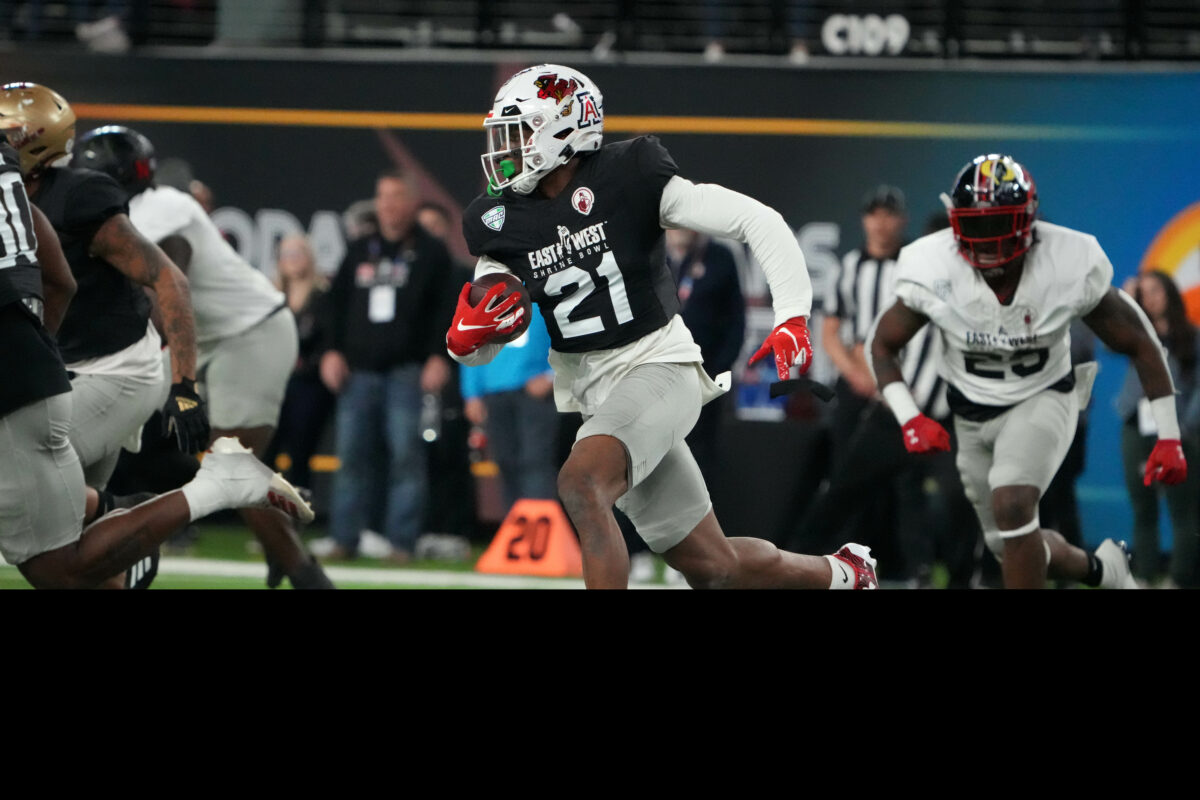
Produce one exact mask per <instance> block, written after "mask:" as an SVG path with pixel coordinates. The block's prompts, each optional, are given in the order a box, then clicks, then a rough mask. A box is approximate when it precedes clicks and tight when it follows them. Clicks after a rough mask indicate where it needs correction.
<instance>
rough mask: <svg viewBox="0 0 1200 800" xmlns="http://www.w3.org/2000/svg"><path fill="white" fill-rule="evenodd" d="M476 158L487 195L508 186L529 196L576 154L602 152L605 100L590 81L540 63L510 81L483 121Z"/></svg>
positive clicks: (567, 70) (573, 71)
mask: <svg viewBox="0 0 1200 800" xmlns="http://www.w3.org/2000/svg"><path fill="white" fill-rule="evenodd" d="M483 127H484V130H485V131H486V132H487V152H485V153H484V154H483V155H482V156H481V157H480V160H481V161H482V162H483V173H484V175H486V176H487V180H488V191H489V193H491V194H498V193H499V192H500V190H501V189H504V188H506V187H509V186H511V187H512V189H513V191H515V192H517V193H518V194H529V193H530V192H532V191H533V189H534V187H535V186H537V184H538V181H540V180H541V179H542V177H543V176H545V174H546V173H547V172H549V171H550V170H552V169H554V168H555V167H558V166H561V165H562V164H565V163H567V162H568V161H569V160H570V159H571V158H572V157H573V156H574V155H575V154H576V153H583V152H587V151H590V150H598V149H600V143H601V140H602V138H603V134H604V99H603V97H602V96H601V94H600V90H599V89H598V88H597V87H596V85H595V84H594V83H592V80H591V78H589V77H587V76H586V75H584V74H583V73H582V72H580V71H579V70H575V69H572V68H570V67H564V66H561V65H559V64H539V65H537V66H536V67H530V68H529V69H525V70H521V71H520V72H518V73H517V74H516V75H513V76H512V77H511V78H509V79H508V80H507V81H506V82H505V84H504V85H503V86H501V87H500V91H499V92H498V93H497V94H496V99H495V100H494V101H493V102H492V110H491V111H489V112H488V115H487V118H486V119H484V121H483Z"/></svg>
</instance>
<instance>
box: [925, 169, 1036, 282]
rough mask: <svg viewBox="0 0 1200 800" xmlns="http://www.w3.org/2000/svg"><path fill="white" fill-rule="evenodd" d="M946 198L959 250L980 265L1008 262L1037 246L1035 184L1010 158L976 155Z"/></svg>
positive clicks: (978, 266) (947, 209)
mask: <svg viewBox="0 0 1200 800" xmlns="http://www.w3.org/2000/svg"><path fill="white" fill-rule="evenodd" d="M942 202H943V203H945V205H946V211H947V212H948V213H949V215H950V227H951V228H953V230H954V239H955V241H957V242H958V250H959V252H960V253H961V254H962V257H963V258H965V259H966V260H967V261H968V262H969V263H970V264H971V266H973V267H976V268H977V269H992V268H993V267H999V266H1002V265H1004V264H1007V263H1008V262H1010V261H1012V260H1013V259H1015V258H1017V257H1018V256H1021V255H1023V254H1024V253H1025V252H1026V251H1028V250H1029V248H1030V247H1032V246H1033V221H1034V219H1035V218H1036V217H1037V209H1038V194H1037V184H1035V183H1034V181H1033V176H1032V175H1030V174H1029V170H1027V169H1025V167H1023V166H1021V164H1019V163H1018V162H1017V161H1016V160H1015V159H1013V157H1012V156H1005V155H996V154H991V155H986V156H978V157H977V158H975V159H974V160H972V161H971V163H970V164H967V165H966V166H965V167H963V168H962V169H961V170H960V171H959V173H958V176H957V177H956V178H955V179H954V188H953V189H952V190H951V192H950V194H949V195H946V194H943V195H942Z"/></svg>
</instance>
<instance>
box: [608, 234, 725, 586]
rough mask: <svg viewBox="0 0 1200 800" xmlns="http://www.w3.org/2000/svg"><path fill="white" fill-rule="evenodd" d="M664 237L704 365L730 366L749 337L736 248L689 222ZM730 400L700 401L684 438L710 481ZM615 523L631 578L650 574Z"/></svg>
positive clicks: (627, 526)
mask: <svg viewBox="0 0 1200 800" xmlns="http://www.w3.org/2000/svg"><path fill="white" fill-rule="evenodd" d="M663 241H664V255H665V258H666V262H667V268H668V269H670V271H671V276H672V277H673V278H674V279H675V285H676V287H677V291H678V293H679V305H680V312H679V313H680V316H682V317H683V321H684V323H685V324H686V325H687V327H688V330H690V331H691V332H692V338H693V339H695V340H696V344H698V345H700V353H701V355H702V356H703V357H704V363H703V366H704V371H705V372H707V373H708V374H709V376H710V377H715V376H717V375H719V374H721V373H722V372H727V371H729V370H730V369H731V368H732V367H733V362H734V361H736V360H737V357H738V354H739V353H740V352H741V351H742V343H743V342H744V341H745V338H746V300H745V298H744V297H743V296H742V286H741V283H740V282H739V280H738V272H737V263H736V262H735V261H734V259H733V253H732V252H730V250H729V248H727V247H725V246H723V245H720V244H718V243H716V242H714V241H712V239H710V238H709V237H707V236H705V235H703V234H701V233H698V232H696V231H693V230H688V229H686V228H670V229H668V230H667V231H666V232H665V234H664V240H663ZM732 402H733V396H732V395H731V394H723V395H721V396H720V397H717V398H716V399H714V400H712V401H711V402H709V403H707V404H705V405H704V406H701V408H700V417H699V418H698V419H697V420H696V424H695V426H694V427H693V428H692V430H691V433H689V434H688V435H687V437H686V438H685V441H686V442H687V445H688V447H689V448H691V450H692V455H693V456H694V457H695V459H696V464H697V465H699V467H700V474H701V475H703V476H704V483H705V484H706V485H708V486H712V485H713V482H714V481H716V480H719V479H720V475H719V474H718V472H719V470H718V468H719V466H720V464H721V460H720V457H719V455H718V450H717V445H718V442H719V440H720V429H721V422H722V420H723V419H724V418H725V417H726V416H727V415H728V414H729V407H730V405H731V404H732ZM617 524H618V526H620V527H621V532H622V534H623V535H624V536H625V542H626V544H627V545H628V546H629V549H630V553H631V554H632V555H633V558H632V560H631V562H630V580H631V581H634V582H644V581H646V580H649V579H650V578H651V577H652V574H653V569H654V564H653V558H654V557H653V556H652V555H651V553H650V551H649V549H648V548H647V547H646V544H645V542H643V541H642V539H641V537H639V536H638V535H637V533H636V531H635V530H634V529H633V526H632V523H630V522H629V521H628V518H627V517H625V516H624V515H621V516H619V517H618V518H617ZM665 574H666V575H667V580H668V581H669V582H681V581H682V576H680V575H679V573H678V572H677V571H675V570H673V569H671V568H670V567H667V568H666V572H665Z"/></svg>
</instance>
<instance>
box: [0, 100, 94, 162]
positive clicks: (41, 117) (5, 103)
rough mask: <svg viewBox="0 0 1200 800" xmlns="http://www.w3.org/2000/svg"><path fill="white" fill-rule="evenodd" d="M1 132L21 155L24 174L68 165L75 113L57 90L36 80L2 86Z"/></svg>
mask: <svg viewBox="0 0 1200 800" xmlns="http://www.w3.org/2000/svg"><path fill="white" fill-rule="evenodd" d="M0 134H3V135H4V136H6V137H7V138H8V143H9V144H11V145H12V146H13V147H14V148H15V149H16V151H17V152H18V153H20V155H21V174H22V175H24V176H26V177H36V176H37V175H38V173H40V172H42V171H43V170H45V169H46V168H47V167H59V166H65V165H66V163H67V162H68V161H69V160H70V157H71V148H72V146H73V145H74V144H75V112H74V111H72V110H71V106H70V104H69V103H67V101H66V100H65V99H64V98H63V96H62V95H60V94H59V93H58V92H56V91H54V90H53V89H51V88H49V87H47V86H40V85H38V84H36V83H8V84H5V85H4V86H0Z"/></svg>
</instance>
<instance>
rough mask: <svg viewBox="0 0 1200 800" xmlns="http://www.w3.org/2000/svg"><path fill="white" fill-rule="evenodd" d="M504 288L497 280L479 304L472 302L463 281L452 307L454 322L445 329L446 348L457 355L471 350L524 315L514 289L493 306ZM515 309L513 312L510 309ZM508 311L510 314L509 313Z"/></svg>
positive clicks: (473, 350)
mask: <svg viewBox="0 0 1200 800" xmlns="http://www.w3.org/2000/svg"><path fill="white" fill-rule="evenodd" d="M506 288H507V287H506V286H505V285H504V284H503V283H497V284H496V285H495V286H493V287H492V288H491V289H489V290H488V292H487V294H485V295H484V296H483V299H482V300H480V301H479V304H478V305H475V306H472V305H471V300H470V296H471V284H470V283H466V284H463V288H462V292H460V293H459V295H458V307H457V308H455V309H454V321H453V322H451V323H450V330H449V331H447V332H446V347H447V348H449V350H450V352H451V353H454V355H456V356H465V355H469V354H471V353H474V352H475V351H476V350H478V349H479V348H481V347H483V346H484V345H485V344H487V343H488V340H489V339H491V338H492V337H494V336H496V334H500V333H504V332H506V331H508V330H511V329H512V326H514V325H516V324H517V323H518V322H520V321H521V317H523V316H524V315H525V309H524V308H517V305H518V304H519V303H520V302H521V298H520V296H519V295H518V294H517V293H516V292H514V293H512V294H511V295H509V296H508V297H507V298H506V299H505V300H504V301H503V302H501V303H499V304H498V305H496V306H495V308H493V307H492V303H493V302H495V300H496V298H497V297H499V296H500V295H501V294H503V293H504V290H505V289H506ZM514 308H517V310H516V311H513V309H514ZM510 312H511V313H510Z"/></svg>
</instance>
